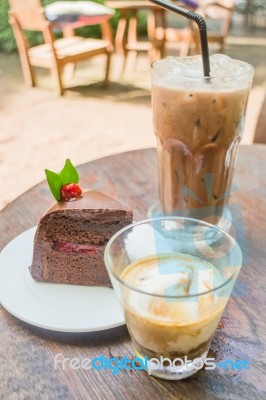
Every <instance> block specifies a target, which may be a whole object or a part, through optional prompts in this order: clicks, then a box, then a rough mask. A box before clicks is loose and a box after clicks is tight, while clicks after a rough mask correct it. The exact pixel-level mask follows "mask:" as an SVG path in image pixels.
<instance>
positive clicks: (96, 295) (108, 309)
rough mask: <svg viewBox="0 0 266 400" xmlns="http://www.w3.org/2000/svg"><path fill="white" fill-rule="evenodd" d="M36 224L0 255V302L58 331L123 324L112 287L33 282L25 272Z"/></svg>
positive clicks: (24, 317) (27, 319) (33, 322)
mask: <svg viewBox="0 0 266 400" xmlns="http://www.w3.org/2000/svg"><path fill="white" fill-rule="evenodd" d="M35 231H36V227H34V228H31V229H29V230H27V231H25V232H23V233H22V234H20V235H19V236H17V237H16V238H15V239H13V240H12V241H11V242H10V243H8V245H7V246H6V247H5V248H4V249H3V250H2V252H1V254H0V303H1V304H2V306H3V307H4V308H5V309H6V310H7V311H9V312H10V313H11V314H13V315H14V316H15V317H17V318H19V319H21V320H22V321H25V322H28V323H29V324H31V325H34V326H38V327H41V328H45V329H50V330H54V331H60V332H93V331H99V330H103V329H109V328H113V327H116V326H120V325H123V324H124V323H125V321H124V317H123V314H122V311H121V309H120V306H119V303H118V300H117V298H116V296H115V293H114V291H113V289H110V288H105V287H88V286H77V285H63V284H56V283H44V282H36V281H35V280H34V279H32V277H31V275H30V272H29V265H30V264H31V260H32V252H33V239H34V234H35Z"/></svg>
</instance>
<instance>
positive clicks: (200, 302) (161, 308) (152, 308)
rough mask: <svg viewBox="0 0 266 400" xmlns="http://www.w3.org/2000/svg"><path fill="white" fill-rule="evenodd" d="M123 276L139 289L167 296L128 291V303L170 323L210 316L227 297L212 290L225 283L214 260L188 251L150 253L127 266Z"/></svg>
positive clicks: (152, 317) (197, 319)
mask: <svg viewBox="0 0 266 400" xmlns="http://www.w3.org/2000/svg"><path fill="white" fill-rule="evenodd" d="M121 279H123V281H124V282H126V283H128V284H129V285H130V286H131V287H135V288H136V289H137V290H139V291H142V292H146V293H151V294H154V295H159V296H164V295H166V296H167V295H168V296H169V295H170V296H193V295H195V297H187V298H186V297H185V298H179V299H175V298H166V297H156V296H152V295H151V296H149V295H143V294H140V293H139V292H137V291H134V290H128V291H127V294H126V296H127V305H128V307H129V308H130V309H131V310H132V311H133V312H135V313H137V314H139V315H141V316H143V317H145V318H150V319H153V320H154V319H155V320H156V319H158V321H167V322H169V323H174V324H176V323H180V324H183V323H184V324H185V323H192V322H198V321H199V320H201V319H204V318H206V317H208V316H209V315H210V314H211V312H212V311H211V310H212V309H213V308H214V307H215V308H217V306H218V303H223V302H224V301H223V300H224V299H223V300H221V299H220V298H216V297H215V295H214V293H213V292H210V293H207V294H205V295H200V296H196V295H197V294H198V293H205V292H209V291H211V290H212V289H214V288H216V287H218V286H220V285H221V284H222V283H223V278H222V276H221V274H220V272H219V271H218V270H217V268H215V267H214V266H213V265H212V264H211V263H208V262H205V261H202V260H200V259H198V258H196V257H192V256H189V255H185V254H177V255H175V256H165V257H161V256H160V257H159V258H158V257H156V256H155V257H147V258H145V259H142V260H140V261H138V262H136V263H134V264H131V265H130V266H128V267H127V268H126V270H124V272H123V274H122V275H121Z"/></svg>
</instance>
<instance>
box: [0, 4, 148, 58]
mask: <svg viewBox="0 0 266 400" xmlns="http://www.w3.org/2000/svg"><path fill="white" fill-rule="evenodd" d="M21 1H23V0H21ZM54 1H55V0H42V5H43V6H46V5H48V4H50V3H53V2H54ZM61 1H62V0H61ZM63 1H67V0H63ZM91 1H95V2H97V3H100V4H103V3H104V0H91ZM8 9H9V4H8V0H0V50H2V51H6V52H10V51H13V50H15V49H16V42H15V38H14V35H13V31H12V28H11V26H10V25H9V22H8ZM118 21H119V12H118V11H117V12H116V13H115V15H114V17H113V18H112V20H111V25H112V28H113V31H114V32H115V30H116V27H117V24H118ZM139 33H140V34H144V33H146V15H145V14H141V15H140V17H139ZM77 34H78V35H81V36H84V37H95V38H99V37H100V35H101V31H100V27H99V25H94V26H84V27H82V28H79V29H77ZM27 38H28V41H29V43H30V45H37V44H40V43H42V35H41V34H40V33H39V32H33V31H30V32H27Z"/></svg>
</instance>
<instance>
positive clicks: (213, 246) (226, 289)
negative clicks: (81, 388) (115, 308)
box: [105, 217, 242, 380]
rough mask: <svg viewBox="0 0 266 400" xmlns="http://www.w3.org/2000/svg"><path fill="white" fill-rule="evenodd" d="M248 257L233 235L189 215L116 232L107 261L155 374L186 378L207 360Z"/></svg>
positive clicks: (137, 343) (139, 352) (137, 347)
mask: <svg viewBox="0 0 266 400" xmlns="http://www.w3.org/2000/svg"><path fill="white" fill-rule="evenodd" d="M241 263H242V253H241V250H240V248H239V246H238V244H237V243H236V241H235V240H234V239H233V238H232V237H231V236H229V235H228V234H227V233H224V232H222V231H221V230H220V229H219V228H216V227H214V226H213V225H210V224H208V223H205V222H202V221H199V220H195V219H190V218H178V217H163V218H157V219H153V220H146V221H142V222H139V223H135V224H132V225H129V226H128V227H126V228H124V229H122V230H120V231H119V232H117V233H116V234H115V235H114V236H113V237H112V238H111V239H110V241H109V242H108V244H107V246H106V249H105V264H106V267H107V269H108V272H109V276H110V279H111V281H112V285H113V287H114V289H115V291H116V294H117V295H118V297H119V300H120V303H121V305H122V308H123V310H124V313H125V319H126V324H127V327H128V331H129V333H130V336H131V339H132V344H133V348H134V351H135V354H136V356H137V357H139V358H140V359H141V360H146V362H147V364H146V369H147V371H148V372H149V374H151V375H154V376H156V377H159V378H163V379H172V380H174V379H182V378H186V377H188V376H190V375H192V374H194V373H195V372H197V370H198V369H199V368H201V367H202V366H203V365H204V363H205V361H206V357H207V354H208V349H209V345H210V341H211V339H212V337H213V334H214V332H215V329H216V327H217V325H218V323H219V320H220V318H221V315H222V313H223V310H224V308H225V306H226V303H227V300H228V298H229V296H230V293H231V290H232V288H233V285H234V282H235V279H236V277H237V275H238V272H239V270H240V268H241ZM161 357H163V358H165V360H164V362H163V363H162V359H161Z"/></svg>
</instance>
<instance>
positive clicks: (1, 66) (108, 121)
mask: <svg viewBox="0 0 266 400" xmlns="http://www.w3.org/2000/svg"><path fill="white" fill-rule="evenodd" d="M30 1H33V3H34V2H35V5H34V7H35V6H36V4H37V6H38V7H39V9H40V13H44V18H46V19H47V20H48V19H49V21H50V22H49V24H50V28H51V32H52V34H53V35H54V38H55V40H59V39H60V38H62V37H63V36H65V37H66V38H67V37H68V36H69V37H70V39H71V37H72V36H73V32H74V34H75V35H77V36H78V37H82V38H89V39H90V40H91V42H90V43H92V39H93V38H96V39H100V38H102V35H104V37H103V38H104V40H105V43H107V42H108V40H109V41H110V42H109V44H107V45H108V46H109V47H108V49H109V50H110V52H111V53H112V56H111V65H110V75H109V84H108V85H103V82H102V80H103V78H104V75H105V72H106V71H105V68H106V54H100V55H97V57H94V56H93V57H89V58H88V59H83V58H82V57H80V52H81V50H80V46H79V48H78V49H77V47H78V46H76V45H75V47H76V48H75V49H74V50H75V51H76V52H77V51H78V52H79V54H78V56H79V58H80V59H81V61H80V60H79V61H80V62H77V63H75V69H74V63H72V64H71V66H72V67H73V68H66V69H64V68H61V69H60V71H61V72H60V73H61V75H62V76H61V79H62V82H63V85H64V89H65V90H64V95H63V96H60V95H59V94H58V90H57V89H56V82H55V79H54V76H53V75H51V72H50V70H49V68H43V67H38V66H33V67H32V70H33V71H34V79H35V87H29V86H30V85H29V82H26V83H27V84H25V79H24V77H23V71H22V64H23V62H24V63H25V54H26V53H25V49H26V50H27V51H28V50H29V48H32V47H33V48H35V46H40V45H42V44H43V43H46V47H45V48H43V47H42V48H39V47H36V49H37V50H36V49H35V50H36V51H37V53H36V52H35V53H34V54H33V53H30V54H31V56H30V57H35V58H36V60H37V59H38V60H37V61H38V62H39V61H40V63H43V65H46V64H45V63H46V61H45V60H46V58H47V60H48V57H52V55H51V54H50V53H51V51H50V49H48V47H47V46H50V44H49V38H48V39H47V35H44V34H43V33H42V32H37V31H36V27H35V25H36V24H37V22H36V21H37V19H35V16H33V14H32V13H33V9H29V11H28V14H27V7H28V6H29V5H30ZM18 3H20V5H22V6H23V7H24V8H23V10H24V11H25V21H26V20H27V19H28V21H29V22H28V23H29V25H28V26H26V29H24V26H22V25H23V23H24V20H22V12H21V11H20V9H19V7H20V5H18V6H17V4H18ZM54 3H55V2H54V1H52V0H42V1H41V2H38V1H35V0H17V1H15V0H12V1H10V2H8V1H7V0H0V180H1V182H2V184H3V187H4V190H2V191H1V195H0V208H3V207H4V206H5V205H6V204H8V202H10V201H12V200H13V199H14V198H16V197H17V196H18V195H20V194H21V193H23V192H24V191H26V190H27V189H29V188H30V187H31V186H33V185H35V184H37V183H38V182H40V181H41V180H43V179H44V169H45V168H49V169H51V170H54V171H56V170H59V169H60V168H61V166H62V165H63V164H64V160H65V159H66V158H71V160H72V162H73V163H74V164H80V163H83V162H86V161H89V160H93V159H96V158H99V157H103V156H108V155H111V154H115V153H119V152H123V151H128V150H133V149H139V148H147V147H153V146H155V145H156V141H155V137H154V133H153V128H152V118H151V107H150V86H151V85H150V64H151V62H152V61H153V59H156V58H158V57H160V56H162V54H164V55H180V54H181V55H186V54H196V53H197V51H198V49H197V37H196V36H195V35H196V33H195V27H193V26H191V25H189V24H187V22H186V20H183V19H182V18H181V17H180V18H179V17H178V16H173V15H170V14H169V13H165V16H164V18H165V19H164V21H162V20H161V22H160V21H159V22H158V21H157V19H156V18H157V17H160V15H155V14H156V13H155V12H154V11H153V10H151V9H149V8H148V6H147V4H146V5H145V4H144V5H143V4H142V3H145V2H135V6H132V4H133V3H134V0H131V1H124V0H120V1H113V2H112V1H109V2H106V3H105V6H106V7H108V10H109V11H108V10H107V9H102V11H101V9H99V10H98V9H97V10H96V11H95V9H94V8H93V7H92V8H90V9H89V8H88V9H85V8H83V7H82V6H83V5H81V6H80V3H81V2H75V1H73V2H71V3H76V5H75V6H76V8H75V9H74V8H73V7H72V8H70V9H69V8H68V9H66V8H64V7H63V6H62V3H69V2H67V1H66V2H56V3H60V4H61V5H60V7H59V8H58V9H52V8H51V9H50V10H49V9H46V8H45V7H46V6H49V5H51V4H54ZM83 3H88V2H86V1H84V2H83ZM94 3H97V4H100V5H102V4H103V2H102V1H98V2H94ZM128 3H131V4H128ZM179 3H180V2H179ZM182 3H185V5H186V6H189V7H192V9H197V10H198V11H199V12H201V13H202V15H204V16H205V18H206V19H207V24H208V30H209V34H210V46H211V53H216V52H219V53H221V52H223V53H224V54H226V55H228V56H230V57H233V58H236V59H240V60H243V61H247V62H249V63H251V64H252V65H253V66H254V67H255V77H254V84H253V88H252V92H251V96H250V100H249V105H248V111H247V119H246V128H245V134H244V138H243V141H242V143H243V144H251V143H253V142H264V143H265V142H266V133H265V135H264V133H263V132H265V129H266V120H265V114H266V102H265V93H266V35H265V33H266V1H265V0H236V1H232V0H224V1H222V0H221V1H216V2H215V5H213V4H209V3H212V2H210V1H207V2H206V1H201V2H200V1H198V2H197V1H196V0H195V1H192V0H189V1H188V0H187V1H183V2H182ZM217 3H219V5H220V6H221V7H218V8H215V7H217ZM66 5H67V4H66ZM72 5H73V4H72ZM87 5H89V4H87ZM57 6H58V4H57ZM78 6H79V7H78ZM207 6H208V8H207ZM12 7H13V14H11V16H9V14H8V12H9V10H10V9H11V10H12ZM16 7H18V9H17V8H16ZM42 7H44V8H42ZM62 7H63V8H62ZM213 7H214V8H213ZM77 8H78V11H77ZM62 10H63V11H62ZM73 10H74V11H73ZM88 10H89V11H88ZM24 11H23V18H24ZM48 11H49V13H48ZM37 12H39V10H37ZM101 12H102V14H101ZM93 13H94V14H93ZM99 15H100V17H99ZM95 16H96V17H97V18H96V17H95ZM48 17H49V18H48ZM12 18H13V19H12ZM38 18H39V17H38ZM99 18H100V19H99ZM101 18H102V19H101ZM9 20H10V21H11V22H12V21H13V25H12V26H11V25H10V23H9ZM32 21H34V23H33V22H32ZM42 23H43V22H42V21H40V24H42ZM106 23H108V24H109V25H108V26H110V27H111V31H110V32H111V33H112V34H110V32H109V31H108V29H107V30H106V26H107V25H106ZM123 23H124V25H125V26H124V25H123ZM102 24H103V25H102ZM33 25H34V26H33ZM28 27H30V28H31V29H27V28H28ZM104 27H105V28H104ZM123 27H124V28H125V30H124V31H123ZM32 28H35V29H32ZM37 28H38V27H37ZM50 28H49V29H50ZM69 28H70V29H69ZM45 29H46V28H45ZM19 30H21V31H22V30H23V35H24V34H25V38H26V39H25V42H23V43H22V42H21V40H22V39H21V38H22V36H20V33H19ZM14 32H15V33H16V32H17V35H16V38H15V36H14ZM162 32H164V33H163V34H162ZM162 35H163V36H162ZM48 36H49V35H48ZM68 39H69V38H68ZM23 40H24V39H23ZM71 40H72V39H71ZM25 43H26V44H25ZM86 43H87V42H86ZM93 43H94V42H93ZM97 43H98V42H97ZM107 45H106V46H107ZM23 46H24V50H23ZM18 47H20V53H19V52H18ZM111 47H112V49H111ZM162 48H163V51H162ZM109 50H108V51H109ZM23 51H24V53H23ZM38 52H39V53H38ZM48 52H49V54H48ZM23 57H24V61H23ZM37 61H36V62H35V64H37ZM47 62H48V61H47ZM59 62H61V61H60V60H59ZM47 65H48V64H47ZM24 68H25V66H24ZM24 73H25V71H24ZM132 168H141V166H137V165H134V166H132ZM129 179H130V177H129Z"/></svg>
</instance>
